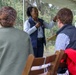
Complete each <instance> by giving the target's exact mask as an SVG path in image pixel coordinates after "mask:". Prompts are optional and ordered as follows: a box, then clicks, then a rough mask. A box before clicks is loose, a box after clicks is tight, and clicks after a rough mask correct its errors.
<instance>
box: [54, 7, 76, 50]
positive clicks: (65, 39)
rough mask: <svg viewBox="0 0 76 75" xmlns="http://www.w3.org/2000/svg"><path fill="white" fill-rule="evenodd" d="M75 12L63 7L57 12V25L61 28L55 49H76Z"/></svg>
mask: <svg viewBox="0 0 76 75" xmlns="http://www.w3.org/2000/svg"><path fill="white" fill-rule="evenodd" d="M72 21H73V13H72V11H71V10H70V9H68V8H62V9H61V10H59V12H58V13H57V25H58V27H59V28H60V29H59V31H58V32H57V38H56V43H55V50H65V49H67V48H73V49H76V28H75V26H74V25H73V24H72Z"/></svg>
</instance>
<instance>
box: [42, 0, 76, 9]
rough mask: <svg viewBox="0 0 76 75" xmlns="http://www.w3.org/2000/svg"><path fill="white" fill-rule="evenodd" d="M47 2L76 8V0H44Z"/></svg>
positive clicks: (60, 6)
mask: <svg viewBox="0 0 76 75" xmlns="http://www.w3.org/2000/svg"><path fill="white" fill-rule="evenodd" d="M42 1H43V2H45V3H49V4H53V5H55V6H58V7H59V8H63V7H68V8H70V9H72V10H76V0H42Z"/></svg>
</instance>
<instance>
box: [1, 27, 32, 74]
mask: <svg viewBox="0 0 76 75" xmlns="http://www.w3.org/2000/svg"><path fill="white" fill-rule="evenodd" d="M30 53H33V50H32V46H31V42H30V38H29V36H28V34H27V33H25V32H23V31H21V30H18V29H16V28H14V27H9V28H0V75H21V74H22V70H23V69H24V66H25V63H26V60H27V57H28V55H29V54H30Z"/></svg>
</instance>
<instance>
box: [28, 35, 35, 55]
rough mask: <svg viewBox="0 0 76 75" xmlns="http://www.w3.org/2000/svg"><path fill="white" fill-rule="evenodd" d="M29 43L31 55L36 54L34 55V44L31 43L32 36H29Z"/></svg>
mask: <svg viewBox="0 0 76 75" xmlns="http://www.w3.org/2000/svg"><path fill="white" fill-rule="evenodd" d="M28 42H29V44H28V47H29V54H34V53H33V47H32V43H31V40H30V36H29V38H28Z"/></svg>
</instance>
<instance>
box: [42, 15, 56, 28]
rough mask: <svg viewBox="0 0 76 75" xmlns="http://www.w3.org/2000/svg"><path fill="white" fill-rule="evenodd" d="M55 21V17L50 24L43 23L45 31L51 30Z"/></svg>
mask: <svg viewBox="0 0 76 75" xmlns="http://www.w3.org/2000/svg"><path fill="white" fill-rule="evenodd" d="M56 20H57V16H55V17H54V18H53V20H52V21H51V22H50V23H46V22H43V24H44V27H45V28H47V29H50V28H52V27H53V26H54V25H55V24H56Z"/></svg>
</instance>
